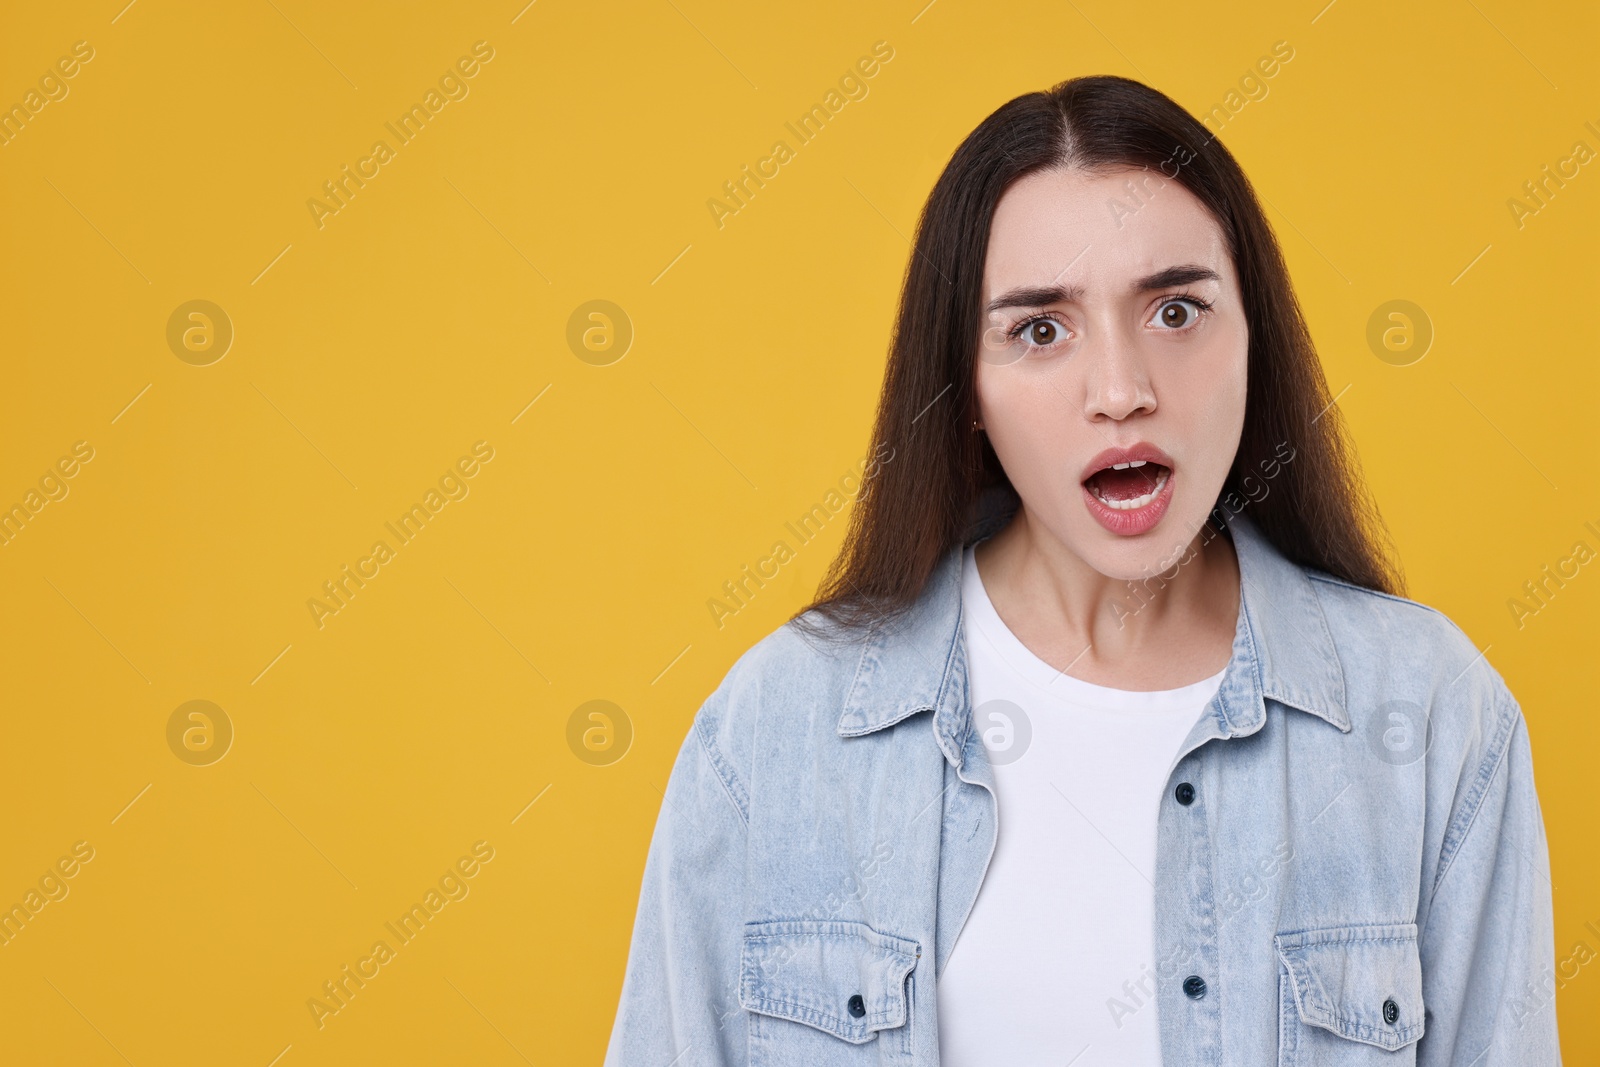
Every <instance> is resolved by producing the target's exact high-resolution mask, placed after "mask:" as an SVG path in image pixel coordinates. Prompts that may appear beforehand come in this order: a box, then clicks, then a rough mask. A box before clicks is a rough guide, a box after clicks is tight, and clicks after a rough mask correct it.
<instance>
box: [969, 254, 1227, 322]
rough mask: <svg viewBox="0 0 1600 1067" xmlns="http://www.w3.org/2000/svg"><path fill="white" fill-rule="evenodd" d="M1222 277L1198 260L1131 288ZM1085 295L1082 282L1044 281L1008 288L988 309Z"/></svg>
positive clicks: (1143, 290)
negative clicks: (1065, 283) (1051, 282)
mask: <svg viewBox="0 0 1600 1067" xmlns="http://www.w3.org/2000/svg"><path fill="white" fill-rule="evenodd" d="M1221 280H1222V279H1221V277H1219V276H1218V274H1217V272H1216V271H1214V270H1212V269H1211V268H1210V267H1202V266H1200V265H1198V264H1195V263H1185V264H1182V265H1181V266H1177V267H1166V268H1164V269H1162V270H1158V271H1156V272H1155V273H1154V274H1151V275H1148V276H1146V277H1143V278H1140V279H1138V280H1137V281H1135V282H1134V283H1133V285H1132V286H1131V287H1129V289H1128V292H1129V293H1130V294H1131V295H1133V296H1138V295H1139V294H1140V293H1148V292H1149V291H1151V290H1152V289H1167V288H1170V287H1171V286H1174V285H1189V284H1191V283H1193V282H1220V281H1221ZM1082 297H1083V287H1082V286H1081V285H1073V286H1067V285H1040V286H1022V287H1020V288H1016V289H1008V290H1007V291H1005V292H1003V293H1001V294H1000V295H999V296H997V297H995V298H994V299H993V300H991V301H989V306H988V307H987V308H985V309H984V310H985V311H999V310H1000V309H1001V308H1013V307H1044V306H1045V305H1047V304H1066V303H1072V302H1074V301H1077V300H1080V299H1082Z"/></svg>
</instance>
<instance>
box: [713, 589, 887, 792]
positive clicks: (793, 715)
mask: <svg viewBox="0 0 1600 1067" xmlns="http://www.w3.org/2000/svg"><path fill="white" fill-rule="evenodd" d="M802 619H803V620H805V621H806V622H808V623H810V626H809V627H804V626H798V625H796V621H795V620H793V619H791V620H789V621H788V622H785V623H784V624H783V625H782V626H779V627H778V628H777V629H775V630H773V631H772V632H771V633H768V634H767V635H766V636H764V637H762V638H761V639H760V640H759V641H757V642H756V643H755V644H754V645H751V646H750V648H748V649H746V650H745V652H744V653H743V654H741V655H740V656H739V658H738V659H736V660H735V661H734V663H733V665H732V666H731V667H729V668H728V671H727V673H726V674H725V675H724V676H723V678H722V681H721V682H720V683H719V684H718V685H717V688H716V689H715V690H714V691H713V692H712V693H711V695H710V696H709V697H707V698H706V701H705V703H704V704H703V705H702V706H701V708H700V711H699V712H698V713H697V714H696V715H695V720H694V725H693V727H692V728H691V729H692V733H693V734H694V735H695V737H696V738H697V739H698V743H699V744H700V745H701V746H702V747H703V748H704V749H705V750H706V754H707V758H708V759H709V760H710V762H711V763H712V765H713V766H715V767H716V768H717V771H718V773H719V774H721V775H722V776H723V778H724V782H725V784H728V785H729V788H730V791H735V792H737V791H742V790H743V785H742V783H743V782H746V781H748V777H749V775H748V771H747V769H748V768H749V767H750V766H751V764H752V762H753V758H754V750H755V747H756V745H757V744H758V743H762V741H763V737H764V736H765V737H766V738H767V739H768V740H769V741H770V738H771V735H773V734H774V733H778V734H790V735H796V736H798V735H801V734H805V733H817V734H823V733H825V734H826V735H827V736H829V737H832V736H835V729H836V727H837V724H838V719H839V715H840V714H841V712H842V711H843V708H844V704H845V700H846V699H847V697H848V696H849V693H850V687H851V685H852V683H853V682H854V680H855V675H856V671H857V669H858V668H859V666H860V663H861V659H862V650H863V647H864V646H863V642H864V640H865V638H864V636H863V635H860V634H857V633H852V632H850V631H847V630H844V629H842V628H840V627H838V626H837V625H836V624H834V623H831V622H829V621H828V620H827V619H825V618H823V617H822V616H820V615H818V614H817V613H815V612H808V613H807V614H806V615H805V616H802Z"/></svg>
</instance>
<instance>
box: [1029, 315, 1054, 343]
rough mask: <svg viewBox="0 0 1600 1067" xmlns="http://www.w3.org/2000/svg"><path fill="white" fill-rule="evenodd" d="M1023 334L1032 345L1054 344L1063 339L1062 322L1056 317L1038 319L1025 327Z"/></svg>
mask: <svg viewBox="0 0 1600 1067" xmlns="http://www.w3.org/2000/svg"><path fill="white" fill-rule="evenodd" d="M1022 336H1023V338H1024V339H1025V340H1026V341H1027V342H1028V343H1029V344H1030V345H1036V346H1040V347H1043V346H1045V345H1053V344H1055V343H1056V342H1057V341H1059V340H1061V324H1060V323H1058V322H1056V321H1055V320H1054V319H1038V320H1036V321H1034V322H1030V323H1028V325H1027V326H1026V327H1024V328H1023V331H1022Z"/></svg>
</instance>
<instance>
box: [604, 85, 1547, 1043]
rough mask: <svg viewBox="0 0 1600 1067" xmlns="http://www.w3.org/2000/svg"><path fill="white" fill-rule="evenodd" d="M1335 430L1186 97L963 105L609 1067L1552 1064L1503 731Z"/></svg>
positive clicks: (673, 820)
mask: <svg viewBox="0 0 1600 1067" xmlns="http://www.w3.org/2000/svg"><path fill="white" fill-rule="evenodd" d="M1339 426H1340V422H1339V411H1338V408H1337V406H1336V405H1335V403H1334V399H1333V398H1332V397H1331V396H1330V395H1329V390H1328V388H1327V385H1326V383H1325V381H1324V379H1323V375H1322V371H1321V368H1320V366H1319V364H1318V361H1317V356H1316V353H1315V350H1314V348H1313V345H1312V341H1311V338H1310V336H1309V333H1308V331H1307V328H1306V325H1305V323H1304V321H1303V319H1302V316H1301V313H1300V310H1299V307H1298V305H1297V304H1296V301H1295V297H1294V293H1293V290H1292V288H1291V286H1290V282H1289V278H1288V275H1287V273H1286V270H1285V267H1284V263H1283V259H1282V256H1281V254H1280V252H1279V250H1278V247H1277V244H1276V242H1275V240H1274V237H1273V234H1272V231H1271V229H1270V227H1269V226H1268V224H1267V221H1266V219H1265V217H1264V215H1263V213H1262V210H1261V207H1260V205H1259V204H1258V203H1257V201H1256V198H1255V196H1254V193H1253V192H1252V190H1251V187H1250V185H1249V182H1248V181H1247V180H1246V178H1245V176H1244V174H1243V173H1242V172H1241V171H1240V169H1239V166H1238V164H1237V163H1236V162H1235V160H1234V159H1233V157H1232V156H1231V155H1230V154H1229V153H1228V151H1227V150H1226V149H1225V148H1224V147H1223V146H1222V144H1221V143H1220V142H1218V141H1217V140H1216V139H1215V138H1214V137H1212V136H1210V135H1209V134H1208V133H1207V131H1206V130H1205V129H1204V128H1203V127H1202V126H1201V125H1200V124H1199V123H1198V122H1196V121H1195V120H1194V118H1192V117H1191V116H1190V115H1188V114H1187V113H1185V112H1184V111H1183V110H1182V109H1181V108H1180V107H1178V106H1177V105H1176V104H1175V103H1173V102H1172V101H1171V100H1169V99H1168V98H1167V97H1165V96H1163V95H1162V94H1160V93H1158V92H1156V91H1155V90H1153V89H1150V88H1148V87H1146V86H1143V85H1141V84H1139V83H1137V82H1133V81H1129V80H1126V79H1123V78H1114V77H1091V78H1077V79H1073V80H1071V81H1068V82H1064V83H1062V84H1061V85H1058V86H1056V87H1055V88H1054V89H1052V90H1051V91H1050V92H1048V93H1030V94H1028V95H1025V96H1021V97H1018V98H1017V99H1015V100H1013V101H1011V102H1010V103H1008V104H1006V105H1005V106H1004V107H1002V108H1000V109H999V110H998V111H996V112H994V113H993V114H992V115H990V116H989V117H988V118H987V119H985V120H984V122H983V123H982V124H981V125H980V126H979V127H978V128H977V129H976V130H974V131H973V133H972V134H971V135H970V136H969V137H967V139H966V140H965V141H964V142H963V143H962V145H961V146H960V148H958V149H957V150H956V153H955V155H954V157H953V158H952V159H951V161H950V163H949V165H948V166H947V167H946V168H945V171H944V173H943V174H942V175H941V177H940V178H939V181H938V183H937V184H936V185H935V187H934V190H933V193H932V195H931V196H930V197H929V200H928V203H927V206H926V208H925V209H924V211H923V214H922V218H921V221H920V224H919V227H918V231H917V239H916V246H915V250H914V252H913V254H912V256H911V261H910V266H909V269H908V271H907V274H906V278H905V287H904V292H903V294H902V297H901V303H900V312H899V320H898V325H897V329H896V332H895V337H894V342H893V346H892V348H891V352H890V358H889V364H888V369H887V374H886V379H885V384H884V389H883V395H882V401H881V404H880V406H879V411H878V418H877V425H876V427H875V429H874V434H873V448H872V455H873V456H874V457H876V458H875V462H874V465H873V468H872V469H871V471H870V475H871V476H870V478H869V479H867V480H866V482H865V484H864V485H863V487H862V489H861V492H860V495H859V497H858V502H857V505H856V508H855V511H854V512H853V514H852V517H851V527H850V531H849V535H848V539H847V542H846V545H845V548H844V551H843V552H842V554H841V556H840V557H839V559H838V560H836V561H835V564H834V566H833V568H832V570H831V571H830V573H829V575H828V577H827V579H826V580H825V581H824V584H823V588H822V590H821V592H820V595H819V598H818V600H817V601H816V602H815V603H813V604H812V605H810V606H809V607H808V608H807V609H805V610H804V611H802V612H801V613H800V614H798V615H797V616H795V617H794V618H793V619H791V620H790V621H789V622H788V623H786V624H785V625H784V626H783V627H782V628H780V629H779V630H778V631H777V632H775V633H773V634H771V635H769V636H768V637H766V638H765V639H763V640H762V641H761V642H759V643H758V644H757V645H756V646H755V647H754V648H752V649H751V650H750V651H749V652H747V653H746V654H745V655H744V656H743V657H741V658H740V659H739V661H738V662H737V663H736V664H735V665H734V667H733V668H732V669H731V670H730V671H729V673H728V675H727V677H726V678H725V679H724V681H723V682H722V684H721V685H720V686H719V687H718V688H717V690H716V691H715V692H714V693H712V694H711V696H710V697H709V698H708V699H707V700H706V702H705V704H704V706H703V707H702V708H701V709H700V711H699V714H698V715H697V716H696V717H695V720H694V724H693V726H692V728H691V730H690V732H689V736H688V738H687V739H686V740H685V741H684V744H683V747H682V749H681V751H680V754H679V756H678V760H677V763H676V765H675V767H674V768H673V771H672V778H671V781H670V784H669V785H668V787H667V792H666V799H665V803H664V804H663V806H662V808H661V813H660V817H659V821H658V823H657V825H656V830H655V836H654V839H653V841H652V843H651V847H650V853H649V857H648V861H647V864H646V867H645V874H644V886H643V891H642V894H641V899H640V902H639V910H638V917H637V921H636V924H635V927H634V933H633V944H632V951H631V955H630V957H629V960H628V968H627V973H626V977H625V980H624V983H623V989H622V997H621V1006H620V1010H619V1012H618V1014H617V1019H616V1024H615V1027H614V1030H613V1033H612V1037H611V1046H610V1053H609V1056H608V1059H607V1062H608V1063H611V1064H617V1065H627V1067H669V1065H675V1067H676V1065H684V1067H687V1065H690V1064H740V1065H744V1064H750V1065H768V1067H776V1065H794V1067H800V1065H804V1067H819V1065H827V1064H840V1065H845V1064H918V1065H927V1067H933V1065H935V1064H945V1065H959V1067H968V1065H975V1064H1005V1065H1024V1067H1025V1065H1032V1064H1047V1063H1048V1064H1056V1065H1062V1064H1073V1065H1075V1067H1091V1065H1102V1064H1104V1065H1111V1064H1117V1065H1124V1064H1165V1065H1167V1067H1177V1065H1187V1064H1206V1065H1228V1067H1232V1065H1245V1064H1250V1065H1260V1064H1280V1065H1283V1064H1340V1065H1348V1067H1358V1065H1374V1067H1376V1065H1386V1067H1398V1065H1401V1064H1459V1065H1461V1067H1468V1065H1473V1067H1499V1065H1511V1064H1516V1065H1519V1067H1525V1065H1530V1064H1555V1063H1558V1062H1559V1052H1558V1050H1557V1045H1556V1025H1555V1015H1554V1005H1553V1003H1552V1002H1551V1000H1550V995H1549V992H1548V990H1549V988H1550V981H1551V978H1552V976H1553V973H1554V971H1553V966H1554V945H1553V936H1552V919H1551V899H1550V889H1551V887H1550V881H1549V867H1548V858H1547V852H1546V846H1545V839H1544V828H1543V823H1542V820H1541V815H1540V810H1539V802H1538V798H1537V795H1536V793H1535V791H1534V782H1533V769H1532V760H1531V755H1530V750H1529V741H1528V731H1527V727H1526V724H1525V723H1524V720H1523V716H1522V713H1521V710H1520V708H1519V707H1518V705H1517V703H1516V701H1515V700H1514V699H1513V698H1512V696H1511V694H1510V693H1509V692H1508V691H1507V688H1506V686H1505V684H1504V683H1503V681H1502V680H1501V678H1500V676H1499V675H1498V674H1497V673H1496V672H1495V671H1494V669H1493V668H1492V667H1491V666H1490V665H1489V664H1488V663H1487V661H1486V660H1485V659H1484V658H1483V656H1482V655H1481V654H1480V653H1479V651H1478V649H1477V648H1476V647H1474V645H1473V644H1472V642H1471V640H1470V639H1469V638H1468V637H1467V636H1466V635H1465V634H1463V633H1462V632H1461V631H1460V630H1459V629H1458V628H1457V627H1456V626H1455V625H1453V624H1452V623H1451V622H1450V620H1449V619H1447V618H1446V617H1445V616H1443V615H1442V614H1440V613H1439V612H1437V611H1435V610H1433V609H1431V608H1428V607H1425V606H1423V605H1420V604H1418V603H1415V602H1413V601H1410V600H1406V599H1403V598H1402V597H1401V595H1400V593H1401V582H1400V578H1399V575H1398V573H1397V572H1396V570H1395V569H1394V568H1393V567H1392V566H1391V565H1390V564H1389V562H1388V561H1387V560H1386V558H1385V555H1384V553H1383V552H1382V551H1381V550H1380V548H1379V544H1378V541H1377V532H1378V531H1379V530H1381V524H1380V523H1379V521H1378V518H1377V515H1376V513H1375V512H1374V510H1373V509H1372V508H1371V506H1370V505H1369V504H1368V503H1367V498H1366V495H1365V491H1364V490H1363V489H1362V487H1361V485H1360V482H1359V478H1358V475H1357V473H1356V466H1355V463H1354V461H1353V460H1352V458H1351V455H1350V453H1349V452H1348V451H1347V448H1346V445H1345V444H1344V442H1343V440H1342V438H1341V431H1340V429H1339Z"/></svg>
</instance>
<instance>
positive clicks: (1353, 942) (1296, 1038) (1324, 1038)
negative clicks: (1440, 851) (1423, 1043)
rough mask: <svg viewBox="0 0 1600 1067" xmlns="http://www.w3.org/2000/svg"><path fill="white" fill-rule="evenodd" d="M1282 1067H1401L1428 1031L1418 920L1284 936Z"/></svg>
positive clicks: (1280, 952)
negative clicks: (1317, 1065) (1425, 1021)
mask: <svg viewBox="0 0 1600 1067" xmlns="http://www.w3.org/2000/svg"><path fill="white" fill-rule="evenodd" d="M1273 940H1274V943H1275V945H1276V947H1277V950H1278V958H1279V960H1280V961H1281V964H1282V966H1281V967H1280V968H1279V983H1278V986H1279V1022H1278V1026H1279V1039H1278V1063H1279V1065H1280V1067H1309V1065H1312V1064H1326V1065H1328V1067H1369V1065H1372V1067H1376V1065H1380V1064H1381V1065H1384V1067H1402V1065H1407V1064H1414V1063H1415V1062H1416V1053H1417V1045H1416V1042H1417V1039H1418V1038H1420V1037H1421V1036H1422V1031H1423V1025H1424V1018H1423V1004H1422V958H1421V956H1420V955H1419V954H1418V951H1417V926H1416V924H1415V923H1389V924H1379V925H1369V926H1335V927H1324V928H1322V929H1318V930H1302V931H1299V932H1296V933H1286V934H1279V935H1278V936H1277V937H1276V938H1274V939H1273Z"/></svg>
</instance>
